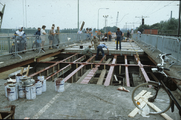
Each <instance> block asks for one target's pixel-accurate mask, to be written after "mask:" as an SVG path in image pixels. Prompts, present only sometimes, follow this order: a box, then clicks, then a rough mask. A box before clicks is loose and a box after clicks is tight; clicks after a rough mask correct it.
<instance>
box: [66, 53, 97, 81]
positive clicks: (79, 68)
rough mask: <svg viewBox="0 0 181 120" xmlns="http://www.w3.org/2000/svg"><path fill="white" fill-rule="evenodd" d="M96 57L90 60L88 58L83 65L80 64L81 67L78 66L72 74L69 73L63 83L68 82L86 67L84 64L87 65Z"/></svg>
mask: <svg viewBox="0 0 181 120" xmlns="http://www.w3.org/2000/svg"><path fill="white" fill-rule="evenodd" d="M95 56H96V55H94V56H92V57H91V58H89V59H88V60H87V61H86V62H85V63H84V64H82V65H81V66H79V67H78V68H77V69H75V70H74V71H73V72H72V73H70V74H69V75H68V76H67V77H65V78H64V81H65V82H66V81H68V80H69V79H70V78H71V77H73V76H74V75H75V74H76V73H77V72H78V71H79V70H81V69H82V68H83V67H84V66H85V65H87V64H86V63H88V62H89V61H91V60H92V59H93V58H94V57H95Z"/></svg>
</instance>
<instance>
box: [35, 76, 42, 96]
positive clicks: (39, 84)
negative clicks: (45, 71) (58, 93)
mask: <svg viewBox="0 0 181 120" xmlns="http://www.w3.org/2000/svg"><path fill="white" fill-rule="evenodd" d="M35 82H36V84H35V86H36V95H41V94H42V82H40V81H39V80H35Z"/></svg>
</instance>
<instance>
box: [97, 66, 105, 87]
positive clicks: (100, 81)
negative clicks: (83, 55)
mask: <svg viewBox="0 0 181 120" xmlns="http://www.w3.org/2000/svg"><path fill="white" fill-rule="evenodd" d="M105 75H106V69H104V70H102V72H101V75H100V77H99V79H98V81H97V84H98V85H102V83H103V80H104V76H105Z"/></svg>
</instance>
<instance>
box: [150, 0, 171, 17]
mask: <svg viewBox="0 0 181 120" xmlns="http://www.w3.org/2000/svg"><path fill="white" fill-rule="evenodd" d="M173 2H174V1H172V2H170V3H168V4H167V5H164V6H163V7H161V8H159V9H158V10H156V11H154V12H152V13H150V14H149V15H151V14H153V13H155V12H157V11H159V10H161V9H163V8H165V7H167V6H168V5H170V4H171V3H173Z"/></svg>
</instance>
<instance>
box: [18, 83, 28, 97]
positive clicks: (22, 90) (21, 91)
mask: <svg viewBox="0 0 181 120" xmlns="http://www.w3.org/2000/svg"><path fill="white" fill-rule="evenodd" d="M18 94H19V95H18V96H19V98H25V97H26V91H25V87H23V86H22V85H19V88H18Z"/></svg>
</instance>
